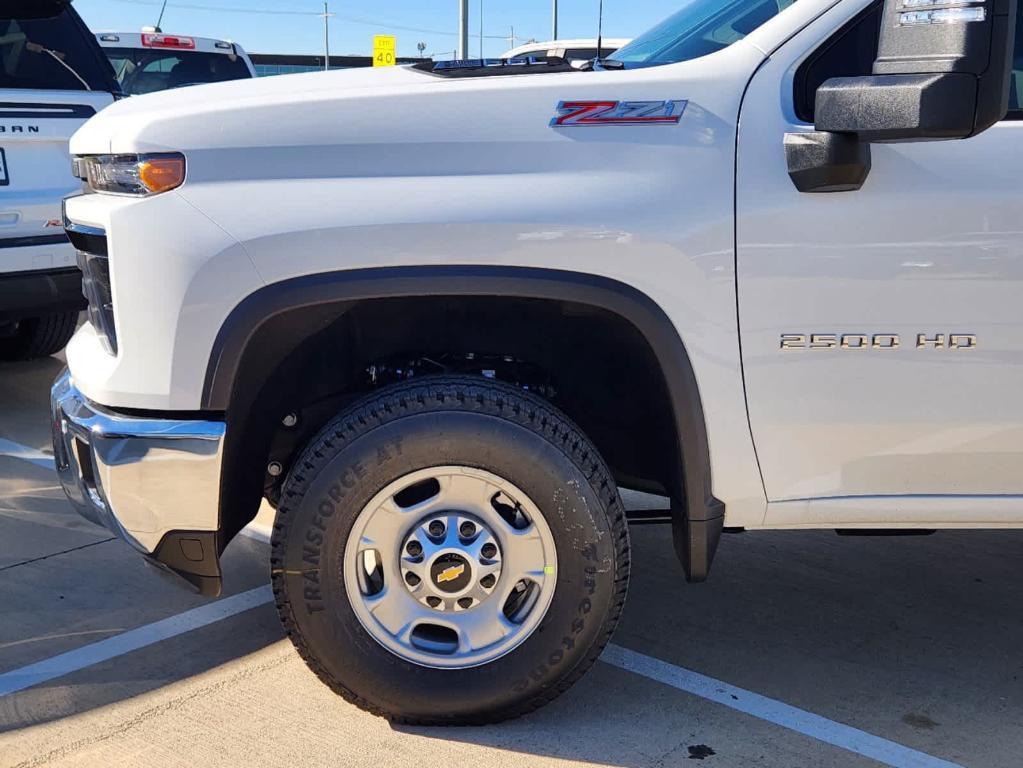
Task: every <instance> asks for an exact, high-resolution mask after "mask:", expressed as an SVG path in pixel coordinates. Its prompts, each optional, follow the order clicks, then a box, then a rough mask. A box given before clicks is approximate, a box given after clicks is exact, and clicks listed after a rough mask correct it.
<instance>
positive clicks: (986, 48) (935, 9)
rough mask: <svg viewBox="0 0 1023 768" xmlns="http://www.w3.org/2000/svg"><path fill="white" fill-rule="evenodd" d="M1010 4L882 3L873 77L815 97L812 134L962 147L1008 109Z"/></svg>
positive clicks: (824, 88) (842, 82)
mask: <svg viewBox="0 0 1023 768" xmlns="http://www.w3.org/2000/svg"><path fill="white" fill-rule="evenodd" d="M1015 31H1016V0H885V5H884V13H883V15H882V21H881V38H880V43H879V44H878V51H877V58H876V59H875V60H874V74H873V75H868V76H866V77H836V78H832V79H831V80H827V81H825V82H824V83H823V84H822V85H821V87H820V88H818V89H817V103H816V108H815V115H816V120H815V123H816V128H817V130H819V131H831V132H839V133H855V134H857V135H858V136H859V138H860V139H861V140H863V141H913V140H920V139H965V138H967V137H969V136H975V135H976V134H978V133H980V132H981V131H983V130H985V129H987V128H990V127H991V126H992V125H994V124H995V123H996V122H998V121H999V120H1001V119H1002V118H1003V117H1005V113H1006V112H1007V111H1008V108H1009V80H1010V77H1011V71H1012V49H1013V38H1014V36H1015Z"/></svg>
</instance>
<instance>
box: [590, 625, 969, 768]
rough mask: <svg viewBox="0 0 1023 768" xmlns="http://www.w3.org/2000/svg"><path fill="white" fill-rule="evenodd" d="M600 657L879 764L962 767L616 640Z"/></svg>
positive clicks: (897, 767) (902, 767)
mask: <svg viewBox="0 0 1023 768" xmlns="http://www.w3.org/2000/svg"><path fill="white" fill-rule="evenodd" d="M600 659H601V661H603V662H605V663H607V664H610V665H612V666H615V667H618V668H620V669H624V670H626V671H627V672H632V673H633V674H637V675H642V676H643V677H646V678H649V679H650V680H656V681H657V682H659V683H664V684H665V685H670V686H671V687H672V688H677V689H678V690H680V691H685V692H686V693H691V694H693V695H694V696H699V697H700V698H703V699H707V700H708V701H713V702H715V703H717V704H723V705H724V706H726V707H729V708H730V709H734V710H737V711H739V712H744V713H745V714H747V715H752V716H753V717H756V718H759V719H760V720H766V721H767V722H769V723H774V724H775V725H780V726H781V727H782V728H788V729H789V730H790V731H795V732H796V733H801V734H803V735H804V736H809V737H810V738H813V739H817V741H823V742H824V743H825V744H831V745H832V746H835V747H839V748H841V749H845V750H848V751H849V752H855V753H856V754H858V755H863V756H864V757H869V758H871V759H872V760H876V761H877V762H879V763H882V764H884V765H891V766H895V768H963V766H961V765H959V764H958V763H951V762H949V761H948V760H942V759H940V758H937V757H933V756H931V755H928V754H926V753H925V752H918V751H917V750H915V749H910V748H909V747H904V746H902V745H901V744H898V743H896V742H894V741H889V740H888V739H882V738H881V737H879V736H874V735H872V734H869V733H867V732H866V731H861V730H859V729H858V728H853V727H851V726H848V725H844V724H842V723H838V722H835V721H834V720H828V719H827V718H826V717H821V716H820V715H815V714H813V713H812V712H807V711H806V710H805V709H799V708H798V707H793V706H791V705H790V704H785V703H783V702H780V701H776V700H775V699H770V698H768V697H767V696H761V695H760V694H759V693H753V692H752V691H747V690H746V689H745V688H738V687H736V686H734V685H729V684H728V683H723V682H721V681H720V680H715V679H714V678H713V677H707V676H706V675H701V674H700V673H699V672H693V671H691V670H688V669H685V668H683V667H677V666H675V665H674V664H669V663H668V662H666V661H661V660H660V659H656V658H654V657H653V656H647V655H646V654H642V653H637V652H636V651H630V650H629V649H628V648H622V647H621V646H620V645H615V644H613V643H612V644H611V645H608V646H607V648H606V649H604V653H603V655H602V656H601V657H600Z"/></svg>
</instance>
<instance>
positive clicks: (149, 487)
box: [50, 371, 226, 594]
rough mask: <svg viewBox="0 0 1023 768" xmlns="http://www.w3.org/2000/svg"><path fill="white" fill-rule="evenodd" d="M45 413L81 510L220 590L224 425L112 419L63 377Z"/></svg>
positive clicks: (60, 468) (61, 470)
mask: <svg viewBox="0 0 1023 768" xmlns="http://www.w3.org/2000/svg"><path fill="white" fill-rule="evenodd" d="M50 410H51V416H52V426H53V450H54V458H55V460H56V465H57V474H58V476H59V477H60V482H61V485H62V486H63V487H64V492H65V493H66V494H67V496H68V499H70V500H71V504H72V505H73V506H74V507H75V508H76V509H77V510H78V512H79V513H81V515H82V516H83V517H85V518H86V519H88V520H91V521H92V522H94V523H98V524H99V525H102V526H103V527H105V528H107V529H109V530H110V531H112V532H114V533H115V534H117V535H118V536H120V537H121V538H122V539H124V540H125V541H127V542H128V543H129V544H131V545H132V546H133V547H135V549H137V550H138V551H139V552H140V553H142V554H143V555H146V556H147V557H148V558H150V559H151V560H152V561H154V562H156V563H158V564H160V565H163V566H166V567H168V568H170V569H171V570H173V571H175V572H176V573H178V574H179V575H181V576H184V577H185V578H186V579H187V580H188V581H190V582H191V583H192V584H193V585H194V586H197V587H199V589H200V590H201V591H203V592H204V593H207V594H213V593H215V591H219V581H220V565H219V552H218V550H217V530H218V528H219V507H220V466H221V458H222V453H223V445H224V432H225V427H226V425H225V424H224V423H222V422H216V421H199V420H175V419H154V418H140V417H133V416H125V415H122V414H116V413H112V412H110V411H107V410H105V409H102V408H101V407H99V406H97V405H93V404H92V403H90V402H89V401H88V400H86V399H85V397H84V396H83V395H82V394H81V393H80V392H79V391H78V390H77V389H76V388H75V386H74V383H73V382H72V380H71V376H70V374H69V373H68V372H67V371H65V372H64V373H62V374H61V375H60V376H59V377H58V378H57V381H56V382H54V384H53V389H52V391H51V393H50ZM210 580H215V581H216V584H215V585H214V584H213V583H212V582H211V581H210Z"/></svg>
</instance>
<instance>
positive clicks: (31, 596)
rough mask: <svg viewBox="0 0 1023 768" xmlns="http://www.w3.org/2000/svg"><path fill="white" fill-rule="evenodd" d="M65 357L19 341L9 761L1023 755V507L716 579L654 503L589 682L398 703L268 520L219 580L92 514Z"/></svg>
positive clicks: (2, 375)
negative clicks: (289, 596)
mask: <svg viewBox="0 0 1023 768" xmlns="http://www.w3.org/2000/svg"><path fill="white" fill-rule="evenodd" d="M61 365H62V363H61V362H60V361H59V360H57V359H55V358H54V359H48V360H44V361H39V362H33V363H25V364H4V365H0V596H2V600H3V607H2V609H0V611H2V613H0V615H2V621H0V766H3V768H11V767H13V766H19V767H21V766H37V765H55V766H122V765H123V766H136V765H137V766H146V768H152V767H153V766H187V767H188V768H194V766H204V767H206V766H235V765H244V766H246V768H259V767H260V766H303V767H308V766H327V765H330V766H362V765H367V766H369V765H374V766H381V765H383V766H391V765H415V766H423V767H424V768H425V767H426V766H443V767H444V768H452V766H461V765H486V766H505V765H507V766H516V767H517V768H521V766H524V765H528V766H534V765H537V766H566V765H608V766H621V767H622V768H640V767H646V766H651V767H653V766H673V765H699V764H705V765H708V766H749V765H757V766H778V767H779V768H780V767H784V768H792V767H793V766H800V767H801V766H868V765H878V764H887V765H894V766H948V765H962V766H985V767H988V766H990V767H992V768H994V767H997V766H1005V767H1006V768H1015V767H1016V766H1019V765H1020V764H1021V763H1023V757H1021V755H1023V717H1021V713H1023V683H1021V680H1020V677H1021V674H1023V609H1021V606H1023V567H1021V563H1023V532H955V533H951V532H950V533H939V534H937V535H935V536H931V537H912V538H890V537H888V538H855V539H849V538H840V537H837V536H836V535H835V534H834V533H831V532H798V533H747V534H743V535H736V536H728V537H726V539H725V541H724V542H723V544H722V546H721V549H720V550H719V553H718V557H717V562H716V564H715V568H714V572H713V574H712V576H711V580H710V582H709V583H707V584H705V585H696V586H694V585H686V584H684V582H683V580H682V574H681V569H680V567H679V566H678V564H677V562H676V560H675V557H674V554H673V552H672V548H671V541H670V531H669V530H668V529H667V528H665V527H662V526H647V527H638V528H635V529H634V530H633V564H634V566H633V581H632V587H631V591H630V595H629V599H628V604H627V609H626V613H625V617H624V620H623V622H622V625H621V627H620V628H619V630H618V633H617V635H616V637H615V639H614V645H613V646H612V647H611V648H610V649H609V651H608V653H607V654H605V658H604V660H603V661H601V662H600V663H598V664H597V665H596V667H595V668H594V669H593V671H592V672H591V673H590V674H589V675H588V676H587V677H586V678H585V679H584V680H583V681H582V682H581V683H579V684H578V685H577V686H575V687H574V688H573V689H572V690H571V691H570V692H569V693H567V694H566V695H565V696H563V697H562V698H560V699H559V700H558V701H557V702H555V703H554V704H553V705H552V706H550V707H547V708H546V709H543V710H541V711H539V712H536V713H534V714H533V715H531V716H528V717H525V718H522V719H520V720H518V721H515V722H511V723H508V724H505V725H501V726H495V727H486V728H456V729H427V728H406V727H395V726H391V725H390V724H388V723H387V722H386V721H384V720H381V719H378V718H375V717H372V716H369V715H367V714H365V713H363V712H361V711H359V710H357V709H355V708H354V707H352V706H350V705H348V704H347V703H345V702H344V701H342V700H341V699H339V698H336V697H335V696H334V695H333V694H332V693H330V691H328V690H327V689H326V688H325V687H324V686H322V685H321V684H320V683H319V682H318V681H317V680H316V679H315V678H314V676H313V675H312V674H311V673H310V672H308V671H307V670H306V668H305V665H304V664H303V663H302V662H301V660H300V659H299V658H298V657H297V656H296V655H295V654H294V653H293V652H292V649H291V646H290V644H289V643H288V641H287V640H286V639H284V637H283V634H282V631H281V629H280V628H279V627H278V624H277V618H276V616H275V614H274V609H273V606H272V604H271V603H270V602H269V592H268V590H267V588H266V583H267V579H268V566H267V556H268V546H267V544H266V542H265V539H262V538H261V537H262V535H263V534H262V533H261V531H263V532H265V525H266V524H267V523H268V522H269V521H268V520H267V519H262V520H261V521H260V522H261V523H262V524H263V526H264V527H263V528H260V527H259V526H257V527H255V528H254V529H253V530H251V531H250V532H249V535H246V536H242V537H239V538H238V539H237V540H236V541H235V542H234V543H233V544H232V545H231V546H230V548H229V549H228V551H227V553H226V555H225V560H224V567H225V572H226V578H225V584H226V591H225V595H224V596H223V597H222V598H221V599H220V601H218V602H210V601H206V600H203V599H201V598H199V597H196V596H194V595H191V594H188V593H186V592H184V591H181V590H179V589H178V588H177V587H176V586H174V585H173V584H170V583H167V582H165V581H164V580H163V579H161V578H159V577H158V576H157V575H156V574H155V572H153V571H152V570H151V569H149V568H148V567H147V566H145V565H144V564H143V562H142V561H141V560H140V559H139V558H138V557H136V556H135V555H134V554H133V553H132V551H131V550H130V549H129V548H128V547H127V546H126V545H125V544H123V543H121V542H119V541H116V540H113V539H112V538H111V537H110V536H109V535H108V534H107V533H106V532H105V531H103V530H101V529H99V528H97V527H95V526H93V525H91V524H90V523H88V522H86V521H84V520H82V519H80V518H79V517H77V515H75V513H74V512H73V511H72V510H71V509H70V508H69V506H68V505H67V504H66V502H65V501H64V498H63V495H62V493H61V492H60V490H59V488H58V485H57V483H56V480H55V477H54V474H53V471H52V468H51V461H50V459H49V457H48V455H47V454H48V453H49V451H50V448H49V435H48V429H49V427H48V417H47V404H48V388H49V383H50V382H51V381H52V379H53V378H54V376H55V375H56V374H57V372H58V370H59V369H60V367H61ZM218 606H219V607H218Z"/></svg>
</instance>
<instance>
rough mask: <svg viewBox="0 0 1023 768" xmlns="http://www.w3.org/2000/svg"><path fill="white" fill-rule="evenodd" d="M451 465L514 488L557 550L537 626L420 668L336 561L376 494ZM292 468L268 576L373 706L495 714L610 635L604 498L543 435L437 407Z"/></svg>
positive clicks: (420, 712) (320, 650)
mask: <svg viewBox="0 0 1023 768" xmlns="http://www.w3.org/2000/svg"><path fill="white" fill-rule="evenodd" d="M448 465H462V466H471V467H475V468H479V469H484V470H486V471H488V472H492V473H493V474H496V475H498V476H499V477H502V478H504V479H506V480H507V481H509V482H511V483H512V484H514V485H515V486H516V487H518V488H519V489H521V490H522V491H523V492H524V493H525V494H526V495H527V496H528V497H529V498H530V499H531V500H532V501H533V502H534V503H535V504H536V505H537V507H538V508H539V509H540V511H541V513H542V514H543V515H544V517H545V519H546V521H547V523H548V525H549V526H550V529H551V532H552V534H553V537H554V541H555V548H556V551H557V558H558V564H557V582H556V586H555V591H554V595H553V597H552V600H551V604H550V606H549V608H548V610H547V613H546V615H545V616H544V618H543V620H542V622H541V624H540V625H539V626H538V627H537V629H536V630H534V632H533V633H532V634H531V635H530V636H529V637H528V638H527V639H526V640H524V641H523V642H522V643H521V644H520V645H519V646H517V647H516V648H514V649H513V650H512V651H510V652H509V653H508V654H506V655H504V656H502V657H500V658H498V659H496V660H494V661H492V662H490V663H487V664H484V665H481V666H477V667H471V668H467V669H437V668H430V667H425V666H421V665H418V664H414V663H411V662H408V661H405V660H403V659H401V658H400V657H398V656H396V655H394V654H393V653H391V652H390V651H388V650H387V649H385V648H384V647H383V646H382V645H380V643H378V642H377V641H376V640H375V639H374V638H373V637H372V636H371V635H370V634H369V633H368V632H367V631H366V629H365V628H364V627H363V626H362V623H361V622H360V620H359V619H358V617H357V616H356V614H355V612H354V611H353V609H352V606H351V602H350V600H349V596H348V595H347V594H346V591H345V583H344V578H343V570H342V568H343V563H344V549H345V546H346V544H347V542H348V538H349V535H350V533H351V530H352V527H353V525H354V523H355V521H356V519H357V517H358V515H359V513H360V512H361V511H362V509H363V508H364V507H365V506H366V505H367V504H368V503H369V501H370V500H371V499H372V498H373V497H374V496H375V495H376V494H378V493H379V492H380V491H381V490H382V489H383V488H384V487H386V486H387V485H388V484H389V483H391V482H393V481H394V480H395V479H397V478H399V477H402V476H404V475H406V474H409V473H411V472H415V471H417V470H421V469H427V468H430V467H438V466H448ZM296 466H297V467H299V469H300V471H298V472H295V473H293V475H292V477H290V478H289V480H288V482H287V483H286V485H285V494H284V498H283V499H282V505H281V512H280V513H279V515H278V517H279V520H281V521H282V522H283V525H282V526H279V527H278V536H279V537H280V538H281V542H282V545H283V558H282V562H281V563H280V564H279V570H280V572H279V573H277V574H275V576H278V577H282V584H281V586H282V587H283V589H284V591H285V594H286V600H285V603H286V604H287V605H288V608H289V611H290V614H291V615H290V618H291V620H292V622H293V625H294V628H295V631H296V632H297V633H298V635H299V637H300V639H301V643H302V645H304V646H305V651H306V653H307V654H309V655H311V656H312V657H313V660H314V662H315V664H317V665H319V667H320V670H319V671H321V673H325V674H326V675H327V676H328V678H330V679H331V680H333V681H335V682H336V683H337V684H338V685H340V686H341V687H342V688H344V689H346V690H348V691H350V692H352V693H353V694H355V696H356V697H359V698H363V699H367V700H369V701H370V702H371V704H372V705H373V706H374V707H376V708H379V709H381V710H383V711H386V712H387V713H390V714H392V715H396V716H400V717H407V718H411V719H428V720H436V721H443V720H452V721H466V720H471V719H475V718H489V717H492V716H495V715H498V714H499V713H500V712H501V711H504V710H510V709H515V708H516V707H519V706H521V705H522V704H523V703H524V702H526V701H528V700H530V699H533V698H535V697H536V696H537V695H539V694H541V693H542V692H543V691H545V690H546V689H548V688H550V687H551V686H553V685H556V684H557V683H558V682H559V681H560V680H562V679H564V678H566V677H568V676H569V675H570V673H571V672H572V670H573V669H574V668H575V667H576V666H577V665H578V664H579V663H581V662H582V661H584V660H585V659H587V658H588V656H589V655H590V654H591V652H592V651H593V647H594V645H595V644H597V643H598V642H599V641H600V640H601V639H602V638H604V637H606V634H607V633H606V630H605V628H604V626H603V625H604V623H605V620H606V618H607V616H608V614H609V613H610V612H611V607H612V603H613V600H614V599H615V580H616V573H617V566H618V564H617V563H616V546H615V543H614V536H613V532H612V527H611V525H610V522H609V518H608V513H607V510H606V505H605V503H604V502H602V501H601V498H600V494H599V493H598V492H597V491H596V490H595V489H594V488H593V487H592V486H591V484H590V482H589V481H588V479H587V477H586V475H585V474H584V472H583V470H582V469H581V468H580V467H579V466H577V464H576V463H575V462H573V461H572V460H571V459H570V458H569V456H568V455H566V453H565V452H564V451H562V450H561V449H560V448H559V447H557V446H556V445H554V444H553V443H552V442H551V441H550V440H548V439H547V438H546V437H544V436H543V435H540V434H538V433H537V432H535V431H533V430H531V429H528V428H526V427H524V426H522V425H520V424H517V423H514V422H512V421H508V420H506V419H503V418H500V417H497V416H494V415H491V414H484V413H473V412H465V411H442V410H439V411H431V412H426V413H416V414H412V415H405V416H401V417H399V418H396V419H394V420H392V421H389V422H387V423H384V424H382V425H379V426H376V427H375V428H372V429H370V430H369V431H367V432H365V433H362V434H359V435H357V436H355V437H354V438H350V439H347V440H339V441H338V444H336V445H335V448H334V450H327V451H324V450H323V449H322V444H321V449H320V450H319V451H318V452H314V453H313V454H312V455H307V456H306V457H303V459H302V460H301V461H300V462H299V463H298V464H297V465H296ZM393 546H394V548H395V550H396V549H397V548H398V547H399V546H400V542H394V543H393ZM384 556H385V557H386V555H384ZM355 599H361V598H360V597H359V596H355Z"/></svg>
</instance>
